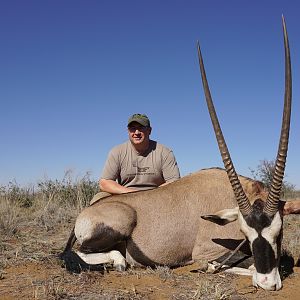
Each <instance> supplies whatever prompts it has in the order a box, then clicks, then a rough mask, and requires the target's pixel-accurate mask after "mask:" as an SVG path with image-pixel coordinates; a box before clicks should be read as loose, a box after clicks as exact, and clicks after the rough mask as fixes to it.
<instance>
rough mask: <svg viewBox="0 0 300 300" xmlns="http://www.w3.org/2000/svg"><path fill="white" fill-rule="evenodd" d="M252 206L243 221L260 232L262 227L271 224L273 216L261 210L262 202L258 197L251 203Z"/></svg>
mask: <svg viewBox="0 0 300 300" xmlns="http://www.w3.org/2000/svg"><path fill="white" fill-rule="evenodd" d="M252 208H253V211H252V213H251V214H249V215H248V216H247V217H245V221H246V223H247V225H248V226H250V227H252V228H254V229H255V230H256V232H257V233H258V234H260V233H261V231H262V230H263V229H264V228H266V227H269V226H270V225H271V223H272V220H273V217H270V216H268V215H267V214H265V213H264V212H263V208H264V202H263V201H262V200H260V199H259V200H256V201H255V202H254V203H253V205H252Z"/></svg>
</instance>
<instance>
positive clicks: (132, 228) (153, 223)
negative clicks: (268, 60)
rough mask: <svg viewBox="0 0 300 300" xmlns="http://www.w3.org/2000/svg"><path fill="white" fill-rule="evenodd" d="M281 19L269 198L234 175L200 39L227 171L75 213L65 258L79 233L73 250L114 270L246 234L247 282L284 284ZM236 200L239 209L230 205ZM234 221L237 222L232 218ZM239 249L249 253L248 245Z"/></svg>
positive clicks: (217, 246)
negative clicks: (278, 125)
mask: <svg viewBox="0 0 300 300" xmlns="http://www.w3.org/2000/svg"><path fill="white" fill-rule="evenodd" d="M282 24H283V32H284V48H285V95H284V109H283V119H282V129H281V135H280V142H279V149H278V154H277V158H276V163H275V172H274V176H273V181H272V184H271V188H270V191H269V193H268V194H267V198H266V199H262V196H263V195H264V194H265V193H264V192H263V191H262V188H261V186H260V184H259V182H257V181H254V180H251V179H249V178H246V177H243V176H239V175H237V173H236V171H235V168H234V166H233V163H232V160H231V158H230V154H229V151H228V149H227V146H226V143H225V139H224V137H223V134H222V131H221V128H220V125H219V122H218V118H217V114H216V112H215V108H214V105H213V101H212V98H211V94H210V90H209V86H208V82H207V78H206V74H205V69H204V64H203V59H202V55H201V51H200V47H199V43H198V45H197V48H198V57H199V64H200V70H201V76H202V83H203V88H204V93H205V97H206V102H207V106H208V110H209V114H210V117H211V120H212V124H213V128H214V131H215V135H216V139H217V142H218V146H219V149H220V152H221V156H222V159H223V162H224V166H225V170H223V169H218V168H212V169H206V170H201V171H199V172H197V173H194V174H191V175H188V176H185V177H183V178H181V179H180V180H178V181H176V182H173V183H170V184H168V185H165V186H162V187H159V188H157V189H154V190H149V191H141V192H134V193H128V194H122V195H113V196H110V197H107V198H104V199H101V200H100V201H98V202H96V203H94V204H93V205H91V206H89V207H87V208H85V209H84V210H83V211H82V212H81V213H80V214H79V216H78V217H77V219H76V223H75V227H74V230H73V231H72V233H71V236H70V238H69V241H68V243H67V246H66V248H65V250H64V252H63V254H62V258H63V259H66V260H67V257H68V254H70V253H73V252H72V251H71V249H72V247H73V245H74V243H75V241H76V239H77V240H78V242H79V244H80V248H79V251H77V252H76V253H77V255H78V256H79V257H80V258H81V259H82V260H83V261H84V262H85V263H87V264H92V265H93V264H103V263H112V264H113V265H114V267H115V268H116V269H117V270H124V269H125V267H126V263H128V264H130V265H138V266H157V265H165V266H170V267H175V266H180V265H186V264H190V263H194V262H197V261H203V260H205V261H209V262H211V261H213V260H216V259H217V258H220V257H222V256H224V255H225V254H226V253H228V252H230V251H231V250H234V249H235V248H236V247H237V246H238V245H239V244H240V242H241V241H242V240H243V238H244V237H246V239H247V242H248V246H250V247H248V250H249V248H250V249H251V252H252V255H253V257H254V267H255V268H254V269H253V270H252V271H251V274H252V278H253V285H254V286H259V287H262V288H263V289H266V290H279V289H280V288H281V287H282V283H281V278H280V275H279V259H280V249H281V239H282V216H283V214H282V211H283V209H282V208H283V206H284V203H283V202H282V201H281V200H280V199H279V198H280V192H281V186H282V181H283V176H284V169H285V164H286V156H287V149H288V139H289V128H290V114H291V98H292V97H291V96H292V95H291V92H292V82H291V63H290V51H289V43H288V36H287V31H286V25H285V20H284V18H283V17H282ZM228 179H229V180H228ZM236 202H237V204H238V207H235V206H236ZM201 216H202V217H201ZM206 220H209V221H211V222H207V221H206ZM236 220H238V222H234V221H236ZM216 224H217V225H216ZM118 250H120V251H118ZM241 250H242V251H245V252H247V247H245V249H244V250H243V249H242V248H241ZM251 252H250V253H251ZM248 254H249V253H248ZM125 257H126V260H125Z"/></svg>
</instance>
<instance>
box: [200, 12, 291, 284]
mask: <svg viewBox="0 0 300 300" xmlns="http://www.w3.org/2000/svg"><path fill="white" fill-rule="evenodd" d="M282 24H283V34H284V49H285V95H284V109H283V118H282V128H281V135H280V141H279V147H278V153H277V158H276V163H275V170H274V174H273V179H272V184H271V188H270V191H269V194H268V197H267V201H266V202H264V201H261V200H260V199H259V200H256V201H255V202H254V203H253V205H251V203H250V201H249V199H248V198H247V196H246V194H245V192H244V190H243V188H242V185H241V183H240V181H239V179H238V176H237V173H236V171H235V168H234V166H233V163H232V160H231V157H230V154H229V151H228V148H227V145H226V142H225V139H224V136H223V134H222V131H221V127H220V124H219V121H218V118H217V114H216V111H215V108H214V104H213V101H212V97H211V93H210V90H209V86H208V82H207V78H206V73H205V69H204V64H203V59H202V55H201V51H200V47H199V43H198V57H199V64H200V70H201V76H202V83H203V88H204V93H205V98H206V102H207V106H208V111H209V114H210V118H211V121H212V124H213V128H214V132H215V135H216V139H217V142H218V146H219V150H220V153H221V156H222V160H223V163H224V166H225V169H226V172H227V175H228V178H229V181H230V183H231V186H232V189H233V191H234V195H235V198H236V200H237V203H238V206H239V211H238V216H237V218H238V221H239V224H240V228H241V231H242V232H243V233H244V235H245V236H246V238H247V239H248V241H249V243H250V247H251V250H252V254H253V256H254V267H255V271H254V273H253V285H254V286H256V287H257V286H260V287H262V288H263V289H266V290H279V289H280V288H281V287H282V283H281V279H280V274H279V259H280V249H281V239H282V211H281V209H279V198H280V193H281V187H282V181H283V176H284V169H285V164H286V157H287V150H288V140H289V128H290V115H291V100H292V76H291V61H290V50H289V42H288V35H287V30H286V24H285V20H284V17H282Z"/></svg>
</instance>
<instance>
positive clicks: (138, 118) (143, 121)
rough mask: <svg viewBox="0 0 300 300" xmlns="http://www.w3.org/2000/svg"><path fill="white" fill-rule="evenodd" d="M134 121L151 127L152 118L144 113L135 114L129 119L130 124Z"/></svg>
mask: <svg viewBox="0 0 300 300" xmlns="http://www.w3.org/2000/svg"><path fill="white" fill-rule="evenodd" d="M132 122H137V123H139V124H141V125H143V126H145V127H150V120H149V118H148V117H147V116H146V115H144V114H133V115H132V116H131V117H130V118H129V119H128V126H129V124H130V123H132Z"/></svg>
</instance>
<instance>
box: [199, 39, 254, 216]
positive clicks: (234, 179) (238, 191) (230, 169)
mask: <svg viewBox="0 0 300 300" xmlns="http://www.w3.org/2000/svg"><path fill="white" fill-rule="evenodd" d="M197 48H198V57H199V65H200V71H201V77H202V84H203V89H204V93H205V98H206V103H207V107H208V111H209V114H210V118H211V121H212V124H213V127H214V131H215V135H216V138H217V142H218V146H219V149H220V153H221V156H222V160H223V163H224V167H225V169H226V172H227V175H228V178H229V181H230V183H231V186H232V189H233V192H234V195H235V198H236V200H237V203H238V205H239V208H240V211H241V213H242V215H243V216H247V215H248V214H249V213H251V211H252V207H251V204H250V201H249V199H248V198H247V196H246V194H245V193H244V190H243V188H242V185H241V183H240V181H239V178H238V175H237V173H236V172H235V169H234V166H233V163H232V160H231V158H230V154H229V151H228V148H227V145H226V142H225V139H224V136H223V133H222V130H221V127H220V124H219V121H218V117H217V114H216V111H215V108H214V104H213V101H212V98H211V94H210V90H209V86H208V82H207V78H206V73H205V69H204V64H203V59H202V55H201V50H200V45H199V42H198V43H197Z"/></svg>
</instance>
